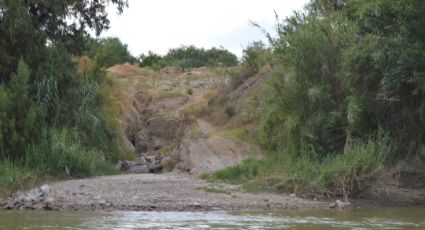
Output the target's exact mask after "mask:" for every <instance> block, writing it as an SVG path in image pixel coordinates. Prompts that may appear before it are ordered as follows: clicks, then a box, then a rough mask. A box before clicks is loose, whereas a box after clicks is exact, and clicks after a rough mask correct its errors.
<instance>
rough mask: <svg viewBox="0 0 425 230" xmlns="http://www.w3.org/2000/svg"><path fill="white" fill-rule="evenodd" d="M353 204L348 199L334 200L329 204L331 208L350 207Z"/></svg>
mask: <svg viewBox="0 0 425 230" xmlns="http://www.w3.org/2000/svg"><path fill="white" fill-rule="evenodd" d="M350 206H351V203H350V202H348V201H346V202H343V201H340V200H336V201H335V202H332V203H330V204H329V208H330V209H346V208H349V207H350Z"/></svg>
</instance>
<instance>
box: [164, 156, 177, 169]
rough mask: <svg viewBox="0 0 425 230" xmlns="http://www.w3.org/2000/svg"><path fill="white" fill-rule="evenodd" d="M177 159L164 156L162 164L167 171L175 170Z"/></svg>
mask: <svg viewBox="0 0 425 230" xmlns="http://www.w3.org/2000/svg"><path fill="white" fill-rule="evenodd" d="M176 164H177V161H176V160H174V159H173V158H171V157H164V158H163V159H162V160H161V165H162V167H163V168H164V170H165V171H167V172H170V171H173V169H174V167H176Z"/></svg>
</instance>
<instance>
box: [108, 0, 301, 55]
mask: <svg viewBox="0 0 425 230" xmlns="http://www.w3.org/2000/svg"><path fill="white" fill-rule="evenodd" d="M307 2H308V0H261V1H258V0H178V1H176V0H155V1H145V0H129V8H127V9H125V10H124V13H123V14H121V15H117V13H116V10H115V9H112V8H109V9H108V11H109V19H110V21H111V28H110V29H109V30H108V31H106V32H103V33H102V34H101V37H107V36H114V37H118V38H120V39H121V41H123V42H124V43H126V44H127V45H128V47H129V50H130V52H131V53H132V54H133V55H135V56H138V55H140V54H141V53H147V51H149V50H151V51H154V52H155V53H159V54H165V53H167V51H168V50H169V49H170V48H175V47H179V46H181V45H195V46H197V47H204V48H206V49H208V48H211V47H220V46H223V47H224V48H226V49H228V50H229V51H231V52H233V53H235V54H236V55H238V56H241V53H242V47H243V46H245V45H246V44H248V43H249V42H251V41H257V40H260V39H262V40H264V41H265V40H266V39H265V38H264V35H263V34H262V33H261V32H260V31H259V30H258V29H257V28H254V27H252V26H251V25H250V23H249V21H250V20H251V21H255V22H257V23H258V24H260V25H261V26H262V27H263V28H265V29H267V30H268V31H269V32H273V30H274V25H275V16H274V12H273V11H274V10H276V12H277V14H278V15H279V17H280V18H281V19H283V18H285V17H286V16H289V15H291V14H292V12H293V11H294V10H302V9H303V7H304V5H305V4H306V3H307Z"/></svg>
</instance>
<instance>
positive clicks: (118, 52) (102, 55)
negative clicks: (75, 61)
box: [93, 38, 135, 67]
mask: <svg viewBox="0 0 425 230" xmlns="http://www.w3.org/2000/svg"><path fill="white" fill-rule="evenodd" d="M97 43H98V47H97V50H95V51H94V52H93V53H94V56H93V58H94V59H95V60H96V61H97V62H98V63H99V64H100V65H101V66H104V67H110V66H113V65H117V64H122V63H126V62H130V63H132V62H134V61H135V58H134V57H133V56H131V54H130V52H129V51H128V49H127V45H126V44H123V43H122V42H121V41H120V40H119V39H118V38H102V39H97Z"/></svg>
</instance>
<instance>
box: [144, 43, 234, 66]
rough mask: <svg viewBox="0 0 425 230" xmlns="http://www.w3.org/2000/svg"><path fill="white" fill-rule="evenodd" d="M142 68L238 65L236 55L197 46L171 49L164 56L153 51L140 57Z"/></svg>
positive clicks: (222, 50) (223, 50)
mask: <svg viewBox="0 0 425 230" xmlns="http://www.w3.org/2000/svg"><path fill="white" fill-rule="evenodd" d="M139 59H140V60H139V61H140V63H141V66H142V67H150V68H153V69H154V70H159V69H160V68H163V67H165V66H180V67H182V68H183V69H187V68H198V67H202V66H207V67H229V66H236V65H238V58H237V57H236V55H234V54H232V53H231V52H229V51H227V50H225V49H222V48H221V49H217V48H215V47H213V48H211V49H208V50H205V49H203V48H197V47H195V46H182V47H179V48H175V49H170V50H169V51H168V53H167V54H166V55H164V56H160V55H158V54H155V53H153V52H151V51H149V52H148V54H147V55H145V54H142V55H140V58H139Z"/></svg>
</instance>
